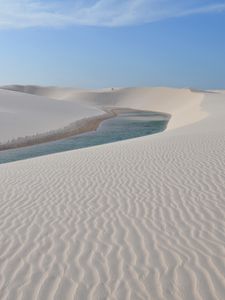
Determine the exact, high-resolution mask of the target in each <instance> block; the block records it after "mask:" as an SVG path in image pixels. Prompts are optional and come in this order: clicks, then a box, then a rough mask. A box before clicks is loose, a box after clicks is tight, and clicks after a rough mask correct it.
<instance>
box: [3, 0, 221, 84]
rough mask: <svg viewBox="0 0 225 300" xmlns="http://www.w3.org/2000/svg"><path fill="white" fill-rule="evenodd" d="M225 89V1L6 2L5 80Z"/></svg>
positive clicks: (12, 81)
mask: <svg viewBox="0 0 225 300" xmlns="http://www.w3.org/2000/svg"><path fill="white" fill-rule="evenodd" d="M11 83H18V84H40V85H60V86H75V87H87V88H93V87H94V88H96V87H112V86H173V87H175V86H176V87H195V88H224V89H225V1H220V0H218V1H217V0H214V1H212V0H210V1H208V0H193V1H192V0H179V1H178V0H129V1H128V0H124V1H122V0H121V1H118V0H88V1H87V0H86V1H83V0H64V1H55V0H48V1H46V0H45V1H44V0H43V1H37V0H18V1H16V0H0V85H3V84H11Z"/></svg>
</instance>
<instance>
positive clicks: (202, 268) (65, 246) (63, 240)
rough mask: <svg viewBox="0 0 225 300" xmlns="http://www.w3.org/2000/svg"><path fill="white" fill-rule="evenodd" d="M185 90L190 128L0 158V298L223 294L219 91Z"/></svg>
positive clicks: (224, 127)
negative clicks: (10, 159)
mask: <svg viewBox="0 0 225 300" xmlns="http://www.w3.org/2000/svg"><path fill="white" fill-rule="evenodd" d="M185 93H186V92H185ZM185 93H184V99H186V98H185ZM187 93H189V92H187ZM190 94H191V92H190ZM196 94H197V93H196ZM168 96H169V95H168ZM195 97H197V96H196V95H194V98H193V99H191V102H192V109H191V107H190V109H189V110H188V109H187V110H186V111H189V118H190V120H189V123H192V124H189V125H187V119H186V118H187V116H185V117H184V120H183V119H182V118H179V111H178V110H176V108H175V107H174V108H173V105H171V107H169V105H168V108H167V107H165V110H164V111H165V112H168V110H171V112H172V111H174V118H176V119H175V120H177V123H176V122H175V121H174V120H173V116H172V122H175V123H174V125H173V126H174V127H176V128H177V129H173V130H167V131H166V132H164V133H161V134H157V135H154V136H149V137H142V138H137V139H132V140H128V141H123V142H118V143H114V144H108V145H102V146H97V147H93V148H89V149H82V150H76V151H70V152H66V153H61V154H55V155H50V156H46V157H41V158H35V159H30V160H26V161H20V162H16V163H10V164H5V165H1V166H0V180H1V185H0V220H1V221H0V234H1V235H0V238H1V240H0V295H1V299H121V300H123V299H134V300H136V299H153V300H155V299H162V300H164V299H171V300H174V299H177V300H180V299H182V300H183V299H188V300H190V299H202V300H215V299H220V300H222V299H224V295H225V277H224V275H225V260H224V257H225V232H224V228H225V219H224V209H225V184H224V178H225V116H224V114H225V96H224V94H219V93H218V94H217V93H216V94H206V95H204V94H202V93H200V94H199V96H198V97H201V98H200V99H199V98H198V97H197V98H195ZM164 98H165V95H162V99H164ZM179 98H180V101H182V93H181V94H180V97H179ZM140 102H141V100H140ZM121 103H122V99H121ZM183 103H184V107H187V106H186V100H185V101H183ZM133 105H136V104H133ZM138 105H140V106H141V105H142V107H144V106H145V105H146V104H145V103H144V101H143V102H142V104H138ZM162 106H163V104H162ZM162 108H163V107H162ZM162 110H163V109H162ZM192 110H193V114H192V113H191V111H192ZM176 111H177V113H176ZM180 111H182V109H181V108H180ZM197 112H198V113H197ZM192 115H194V116H195V117H193V119H191V117H192ZM203 115H204V117H203ZM198 118H199V121H198V122H194V120H197V119H198ZM185 124H186V126H184V125H185Z"/></svg>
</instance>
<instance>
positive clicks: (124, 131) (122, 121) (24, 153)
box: [0, 111, 169, 164]
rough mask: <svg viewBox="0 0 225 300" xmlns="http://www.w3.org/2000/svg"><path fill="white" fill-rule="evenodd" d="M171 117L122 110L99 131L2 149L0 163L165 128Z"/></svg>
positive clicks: (104, 142)
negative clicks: (33, 144) (38, 143)
mask: <svg viewBox="0 0 225 300" xmlns="http://www.w3.org/2000/svg"><path fill="white" fill-rule="evenodd" d="M168 120H169V117H168V116H167V115H165V114H159V113H155V112H142V111H141V112H140V111H132V112H126V113H125V112H123V113H119V115H118V116H117V117H115V118H112V119H107V120H105V121H103V122H102V123H101V124H100V126H99V127H98V129H97V131H92V132H88V133H84V134H81V135H78V136H74V137H70V138H67V139H64V140H59V141H55V142H50V143H44V144H40V145H35V146H30V147H25V148H18V149H12V150H6V151H2V152H0V164H2V163H6V162H11V161H16V160H21V159H26V158H31V157H36V156H42V155H46V154H51V153H57V152H63V151H67V150H73V149H79V148H84V147H90V146H94V145H100V144H107V143H112V142H116V141H121V140H126V139H130V138H135V137H140V136H145V135H150V134H154V133H157V132H161V131H163V130H165V128H166V126H167V123H168Z"/></svg>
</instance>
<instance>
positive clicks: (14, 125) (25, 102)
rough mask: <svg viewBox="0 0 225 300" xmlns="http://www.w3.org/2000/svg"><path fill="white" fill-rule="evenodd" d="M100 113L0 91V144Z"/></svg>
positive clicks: (44, 99) (82, 106) (65, 103)
mask: <svg viewBox="0 0 225 300" xmlns="http://www.w3.org/2000/svg"><path fill="white" fill-rule="evenodd" d="M102 113H103V112H102V111H101V110H100V109H97V108H94V107H90V105H88V106H87V105H85V104H81V103H73V102H70V101H64V102H62V101H55V100H52V99H49V98H47V97H40V96H37V95H28V94H24V93H18V92H14V91H7V90H1V89H0V142H1V143H4V142H7V141H8V140H12V139H15V138H18V137H24V136H30V135H34V134H36V133H45V132H48V131H51V130H56V129H58V128H63V127H64V126H67V125H69V124H70V123H73V122H75V121H76V120H79V119H82V118H86V117H92V116H96V115H100V114H102Z"/></svg>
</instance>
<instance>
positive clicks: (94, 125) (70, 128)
mask: <svg viewBox="0 0 225 300" xmlns="http://www.w3.org/2000/svg"><path fill="white" fill-rule="evenodd" d="M102 111H104V112H105V113H104V114H102V115H98V116H95V117H89V118H84V119H81V120H78V121H75V122H73V123H70V124H69V125H67V126H65V127H63V128H60V129H56V130H51V131H48V132H45V133H40V134H35V135H32V136H25V137H18V138H16V139H12V140H11V141H9V142H7V143H3V144H0V152H3V151H7V150H13V149H20V148H25V147H29V146H35V145H40V144H44V143H50V142H56V141H59V140H64V139H67V138H70V137H74V136H78V135H80V134H84V133H88V132H92V131H96V130H97V129H98V127H99V126H100V124H101V123H102V122H103V121H105V120H107V119H110V118H114V117H116V116H118V115H119V114H120V113H129V112H147V111H146V110H139V109H132V108H123V107H112V108H111V107H107V108H105V107H104V108H102ZM155 113H159V114H162V115H164V116H167V117H168V119H170V117H171V115H169V114H167V113H163V112H155Z"/></svg>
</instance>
